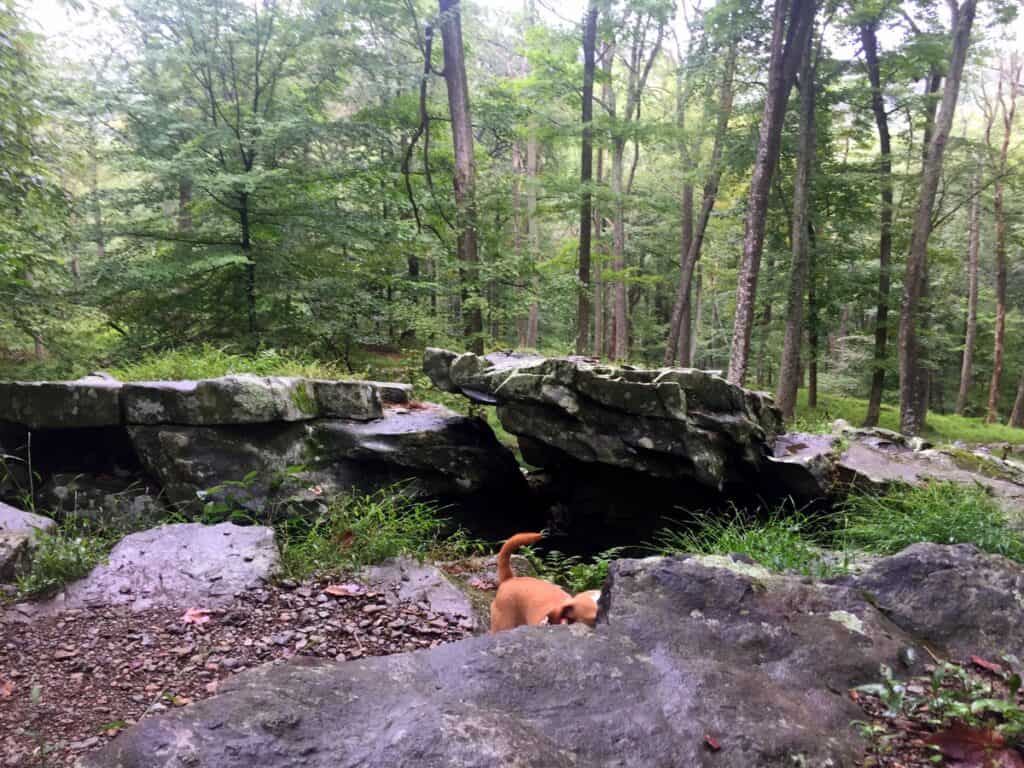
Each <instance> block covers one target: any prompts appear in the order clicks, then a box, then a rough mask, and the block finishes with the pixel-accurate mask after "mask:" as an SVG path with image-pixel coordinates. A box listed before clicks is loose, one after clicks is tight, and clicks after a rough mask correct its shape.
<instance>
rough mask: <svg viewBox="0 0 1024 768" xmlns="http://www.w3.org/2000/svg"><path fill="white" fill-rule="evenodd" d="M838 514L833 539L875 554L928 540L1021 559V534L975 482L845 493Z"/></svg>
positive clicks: (1023, 551)
mask: <svg viewBox="0 0 1024 768" xmlns="http://www.w3.org/2000/svg"><path fill="white" fill-rule="evenodd" d="M840 513H841V514H842V515H843V516H844V524H843V525H842V526H841V527H840V530H839V531H838V532H837V534H836V536H837V538H841V539H842V540H844V541H845V543H846V544H848V545H849V546H852V547H859V548H862V549H865V550H867V551H869V552H875V553H877V554H880V555H890V554H894V553H896V552H899V551H900V550H901V549H903V548H905V547H908V546H910V545H911V544H916V543H918V542H923V541H928V542H934V543H936V544H974V545H975V546H977V547H978V548H979V549H981V550H983V551H985V552H992V553H994V554H999V555H1005V556H1006V557H1010V558H1012V559H1014V560H1017V561H1019V562H1024V539H1022V538H1021V536H1020V534H1018V533H1017V532H1015V531H1013V530H1011V529H1010V528H1009V526H1008V525H1007V523H1006V516H1005V514H1004V512H1003V511H1002V510H1001V509H1000V508H999V505H998V504H997V503H996V502H995V500H993V499H992V498H991V497H990V496H989V495H988V493H987V492H986V491H985V489H984V488H982V487H980V486H967V485H960V484H957V483H929V484H928V485H925V486H923V487H920V488H910V487H900V486H896V487H894V488H892V489H891V490H889V491H888V492H887V493H885V494H879V495H854V496H850V497H849V499H847V500H846V502H845V503H844V504H843V505H842V506H841V508H840Z"/></svg>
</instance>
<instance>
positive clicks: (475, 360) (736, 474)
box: [423, 349, 782, 489]
mask: <svg viewBox="0 0 1024 768" xmlns="http://www.w3.org/2000/svg"><path fill="white" fill-rule="evenodd" d="M423 368H424V371H425V372H426V373H427V374H428V375H429V376H430V377H431V379H432V380H433V381H434V383H435V384H436V385H437V386H438V387H440V388H442V389H445V390H448V391H458V392H461V393H462V394H464V395H466V396H467V397H469V398H470V399H471V400H474V401H476V402H482V403H490V404H494V405H497V406H498V418H499V419H500V420H501V423H502V426H503V427H504V428H505V429H507V430H508V431H509V432H512V433H513V434H515V435H518V436H519V437H520V439H521V443H522V445H523V448H524V456H525V457H526V458H527V460H528V461H531V463H535V462H539V463H542V464H543V465H544V466H548V465H550V464H552V463H557V461H558V460H559V457H561V458H562V459H563V460H564V459H569V460H573V461H578V462H585V463H590V464H599V465H606V466H612V467H618V468H623V469H628V470H631V471H635V472H639V473H643V474H644V475H646V476H648V477H650V476H653V477H658V478H667V479H687V480H694V481H696V482H698V483H700V484H702V485H704V486H707V487H711V488H715V489H721V488H722V487H723V486H724V485H726V484H727V483H730V482H732V483H738V482H742V481H743V479H744V478H746V477H748V476H749V475H751V474H752V473H755V472H757V471H758V470H759V469H760V468H761V466H762V464H763V462H764V459H765V457H766V456H767V454H768V453H770V447H771V443H772V440H773V439H774V437H775V435H776V434H777V433H779V432H780V431H781V427H782V422H781V417H780V415H779V411H778V410H777V409H776V408H775V407H774V406H773V405H772V403H771V400H770V399H769V398H768V397H767V396H766V395H763V394H761V393H757V392H751V391H749V390H744V389H742V388H740V387H736V386H733V385H731V384H729V383H728V382H726V381H725V380H724V379H722V378H720V377H718V376H716V375H714V374H711V373H708V372H705V371H698V370H694V369H654V370H645V369H639V368H633V367H630V366H621V367H614V366H607V365H600V364H598V363H597V362H596V361H594V360H592V359H589V358H581V357H570V358H551V359H545V358H539V357H522V356H517V355H511V354H505V353H497V354H493V355H488V356H486V357H480V356H477V355H474V354H471V353H466V354H462V355H455V354H454V353H452V352H449V351H447V350H438V349H428V350H426V353H425V356H424V366H423Z"/></svg>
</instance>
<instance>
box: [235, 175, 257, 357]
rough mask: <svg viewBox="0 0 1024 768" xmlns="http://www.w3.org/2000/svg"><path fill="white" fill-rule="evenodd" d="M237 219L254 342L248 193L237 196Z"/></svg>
mask: <svg viewBox="0 0 1024 768" xmlns="http://www.w3.org/2000/svg"><path fill="white" fill-rule="evenodd" d="M238 220H239V224H240V226H241V230H242V255H243V256H244V257H245V306H246V316H247V318H248V321H249V322H248V326H249V335H250V336H251V337H252V341H253V343H255V342H256V261H255V259H254V258H253V255H252V233H251V226H250V221H249V194H248V193H247V192H242V193H241V194H239V196H238Z"/></svg>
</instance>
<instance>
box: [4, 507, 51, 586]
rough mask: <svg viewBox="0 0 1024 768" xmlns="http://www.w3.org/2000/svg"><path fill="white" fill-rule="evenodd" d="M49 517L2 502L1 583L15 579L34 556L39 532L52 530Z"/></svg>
mask: <svg viewBox="0 0 1024 768" xmlns="http://www.w3.org/2000/svg"><path fill="white" fill-rule="evenodd" d="M55 525H56V523H55V522H54V521H53V520H51V519H50V518H48V517H43V516H42V515H36V514H33V513H32V512H24V511H22V510H20V509H17V508H15V507H12V506H11V505H9V504H4V503H3V502H0V582H3V581H9V580H10V579H13V578H14V577H15V576H16V575H17V574H18V571H19V570H20V569H21V568H23V567H24V566H25V565H27V563H28V561H29V558H30V557H31V555H32V549H33V547H34V542H35V536H36V532H37V531H48V530H51V529H52V528H53V527H54V526H55Z"/></svg>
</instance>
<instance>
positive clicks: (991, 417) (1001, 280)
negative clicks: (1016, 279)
mask: <svg viewBox="0 0 1024 768" xmlns="http://www.w3.org/2000/svg"><path fill="white" fill-rule="evenodd" d="M1020 79H1021V67H1020V65H1019V64H1018V62H1017V59H1016V57H1013V58H1011V59H1010V61H1009V62H1005V61H1000V66H999V96H998V101H999V104H998V105H997V106H1001V107H1002V112H1003V144H1002V146H1001V147H1000V149H999V167H998V169H997V170H996V182H995V185H994V191H993V200H992V212H993V215H994V216H995V220H996V327H995V341H994V349H993V352H992V379H991V380H990V382H989V387H988V409H987V413H986V415H985V422H986V423H988V424H991V423H992V422H994V421H996V420H997V419H998V418H999V387H1000V384H1001V383H1002V376H1003V358H1004V355H1005V349H1006V311H1007V302H1006V279H1007V264H1006V212H1005V210H1004V200H1003V196H1004V188H1005V184H1004V181H1003V179H1004V178H1005V176H1006V169H1007V158H1008V155H1009V150H1010V136H1011V134H1012V132H1013V118H1014V113H1015V112H1016V109H1017V93H1018V90H1019V83H1020ZM1004 81H1005V85H1004ZM1004 88H1005V89H1006V90H1007V91H1008V92H1009V96H1008V98H1009V104H1007V102H1006V97H1004V95H1003V89H1004Z"/></svg>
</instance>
